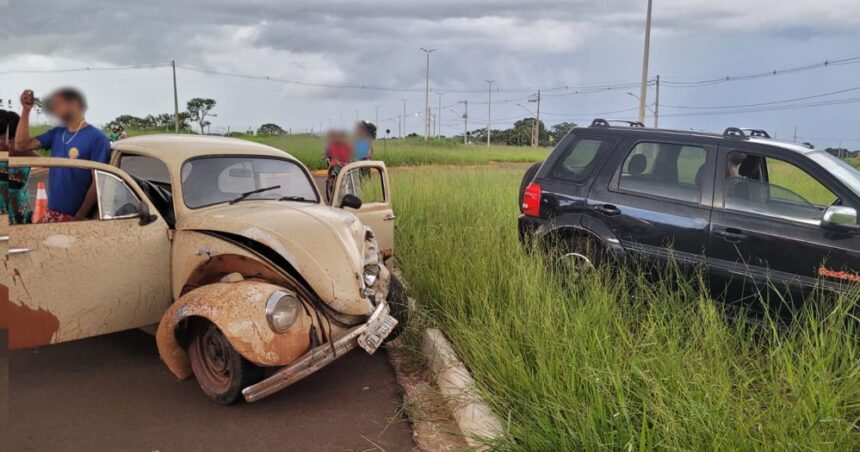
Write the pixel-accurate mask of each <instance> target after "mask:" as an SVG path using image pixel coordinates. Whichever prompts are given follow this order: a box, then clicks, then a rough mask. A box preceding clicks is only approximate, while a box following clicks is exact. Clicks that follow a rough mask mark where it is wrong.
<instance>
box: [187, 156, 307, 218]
mask: <svg viewBox="0 0 860 452" xmlns="http://www.w3.org/2000/svg"><path fill="white" fill-rule="evenodd" d="M271 187H277V188H271ZM263 188H269V189H267V190H261V191H259V192H257V193H250V194H249V192H254V191H255V190H260V189H263ZM243 195H245V196H244V197H243ZM182 197H183V199H184V200H185V205H186V206H188V207H189V208H192V209H196V208H199V207H206V206H211V205H213V204H220V203H225V202H230V201H235V200H236V199H237V198H239V197H242V199H245V200H249V201H250V200H254V199H269V200H278V199H289V200H291V201H307V202H319V198H318V197H317V192H316V190H315V189H314V187H313V182H312V181H311V179H310V177H309V176H308V174H307V173H306V172H305V171H304V169H302V168H301V167H300V166H299V165H297V164H295V163H293V162H291V161H289V160H281V159H277V158H268V157H254V156H247V157H241V156H240V157H205V158H198V159H193V160H189V161H187V162H185V163H184V164H183V165H182Z"/></svg>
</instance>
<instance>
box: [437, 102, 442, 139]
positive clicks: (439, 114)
mask: <svg viewBox="0 0 860 452" xmlns="http://www.w3.org/2000/svg"><path fill="white" fill-rule="evenodd" d="M436 95H438V96H439V106H438V108H437V110H436V137H437V138H438V137H441V136H442V125H441V124H442V93H436Z"/></svg>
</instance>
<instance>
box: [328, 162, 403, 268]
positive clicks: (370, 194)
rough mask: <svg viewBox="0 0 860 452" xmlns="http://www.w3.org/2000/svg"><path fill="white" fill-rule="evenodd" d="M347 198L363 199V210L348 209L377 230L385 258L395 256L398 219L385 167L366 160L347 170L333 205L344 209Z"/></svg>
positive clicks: (339, 179)
mask: <svg viewBox="0 0 860 452" xmlns="http://www.w3.org/2000/svg"><path fill="white" fill-rule="evenodd" d="M346 195H353V196H356V197H358V198H359V199H361V207H360V208H358V209H352V208H349V207H345V208H346V209H348V210H350V211H351V212H352V213H354V214H355V215H356V216H358V218H359V219H360V220H361V222H362V223H364V225H365V226H368V227H370V229H372V230H373V234H374V235H376V241H377V243H378V244H379V249H380V250H381V251H382V255H383V256H385V257H388V256H391V255H392V254H394V219H395V216H394V209H393V208H392V207H391V188H390V186H389V183H388V170H386V169H385V163H383V162H380V161H375V160H363V161H360V162H354V163H350V164H349V165H346V166H344V167H343V169H341V171H340V174H338V176H337V180H336V181H335V188H334V196H332V205H333V206H334V207H341V206H342V202H343V198H344V196H346Z"/></svg>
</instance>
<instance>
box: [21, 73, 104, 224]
mask: <svg viewBox="0 0 860 452" xmlns="http://www.w3.org/2000/svg"><path fill="white" fill-rule="evenodd" d="M34 104H35V97H34V95H33V91H32V90H25V91H24V92H23V93H22V94H21V105H22V111H21V119H20V121H19V122H18V131H17V132H18V133H17V134H16V135H17V136H16V139H15V149H14V151H13V152H12V153H11V154H10V155H11V156H12V157H25V156H28V157H33V156H39V154H38V153H36V151H37V150H39V149H47V150H49V151H50V152H51V154H50V156H51V157H57V158H69V159H84V160H92V161H94V162H101V163H107V162H108V160H109V158H110V140H109V139H108V137H107V136H106V135H105V134H104V133H103V132H102V131H101V130H99V129H98V128H96V127H93V126H91V125H89V124H87V121H86V119H84V114H85V113H86V111H87V101H86V98H84V95H83V94H82V93H81V92H80V91H78V90H76V89H74V88H61V89H59V90H57V91H55V92H54V93H53V94H51V95H50V96H49V97H48V98H47V99H46V100H45V102H44V107H45V110H46V111H47V112H48V113H50V114H51V115H53V116H55V117H56V118H57V119H59V120H60V121H61V122H62V125H61V126H58V127H54V128H52V129H50V130H48V131H47V132H45V133H43V134H41V135H39V136H38V137H35V138H34V137H31V136H30V111H31V110H32V108H33V105H34ZM95 204H96V189H95V184H94V183H93V176H92V171H90V170H85V169H76V168H62V167H52V168H50V169H49V172H48V212H47V215H46V216H45V218H43V219H42V220H41V221H43V222H61V221H75V220H85V219H86V218H87V215H88V214H89V212H90V211H91V210H92V209H93V207H94V206H95Z"/></svg>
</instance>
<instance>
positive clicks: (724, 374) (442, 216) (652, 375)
mask: <svg viewBox="0 0 860 452" xmlns="http://www.w3.org/2000/svg"><path fill="white" fill-rule="evenodd" d="M522 172H523V170H511V169H508V170H481V169H458V170H446V171H439V170H433V169H430V168H420V169H415V170H412V171H402V172H398V173H396V174H393V175H392V178H393V184H394V187H393V195H394V201H395V208H396V211H397V218H398V220H397V221H398V226H397V256H398V257H397V259H398V265H400V267H401V268H402V269H403V271H404V273H405V277H406V279H407V280H408V281H409V284H410V291H411V292H412V295H413V296H415V297H416V298H417V299H418V300H419V302H420V303H421V306H422V309H423V310H425V311H426V312H427V314H428V316H429V317H430V319H432V321H433V322H434V323H435V324H437V325H438V326H440V327H441V328H442V329H443V330H444V331H445V333H446V335H447V336H448V337H449V339H451V342H452V344H453V345H454V347H455V348H456V349H457V352H458V353H459V354H460V356H461V357H462V358H463V360H464V361H465V362H466V364H467V365H468V366H469V368H470V369H471V371H472V373H473V374H474V376H475V378H476V380H477V382H478V385H479V388H480V389H481V391H482V392H483V393H484V394H485V395H486V397H487V399H488V400H489V403H490V404H491V406H492V407H493V409H494V410H495V411H496V413H497V414H498V415H499V417H500V418H501V419H502V420H503V422H504V423H505V424H506V429H507V432H508V435H507V437H506V438H505V440H504V442H503V443H502V444H497V446H498V447H499V448H502V449H517V450H534V451H547V450H583V449H587V450H594V449H615V450H634V449H636V450H652V449H674V450H752V449H758V450H858V449H860V427H858V419H860V357H858V352H860V349H858V342H857V333H858V325H857V321H856V319H849V318H848V316H847V315H846V314H845V310H846V309H844V306H842V307H843V309H842V310H836V309H834V310H831V311H827V310H826V309H824V308H823V307H824V306H827V305H826V304H824V303H818V304H817V305H818V306H821V307H822V310H823V312H818V313H814V312H809V313H806V314H805V315H803V316H802V320H799V321H798V322H796V323H794V324H793V325H792V326H791V327H790V328H787V329H784V330H779V329H776V328H773V327H772V326H764V327H756V328H753V327H749V326H746V324H745V323H743V322H727V321H725V320H724V316H723V315H722V314H721V312H720V311H719V309H718V308H717V307H716V305H715V304H714V303H713V302H711V300H710V299H709V298H708V296H707V295H706V294H705V291H703V290H702V289H701V287H700V286H699V285H698V284H697V283H696V282H695V281H689V278H686V279H685V278H677V277H674V276H673V275H672V274H667V275H666V277H665V278H664V279H662V280H660V281H657V282H656V283H655V282H649V281H646V280H645V279H644V278H643V277H641V276H640V275H637V274H634V273H625V272H617V273H615V272H613V273H609V272H598V273H595V274H593V275H591V276H589V277H587V278H585V279H583V280H579V281H577V282H576V283H574V284H561V283H560V277H559V276H558V275H555V274H553V273H551V272H549V271H547V269H546V266H545V264H544V262H543V260H542V259H541V258H540V257H538V256H528V255H526V254H524V253H523V252H522V251H521V249H520V247H519V244H518V241H517V237H516V216H517V210H516V205H517V203H516V198H517V194H516V190H517V187H518V185H519V181H520V177H521V174H522ZM843 302H845V300H843ZM840 306H841V305H840ZM825 316H828V317H826V318H825ZM413 339H414V338H413Z"/></svg>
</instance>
